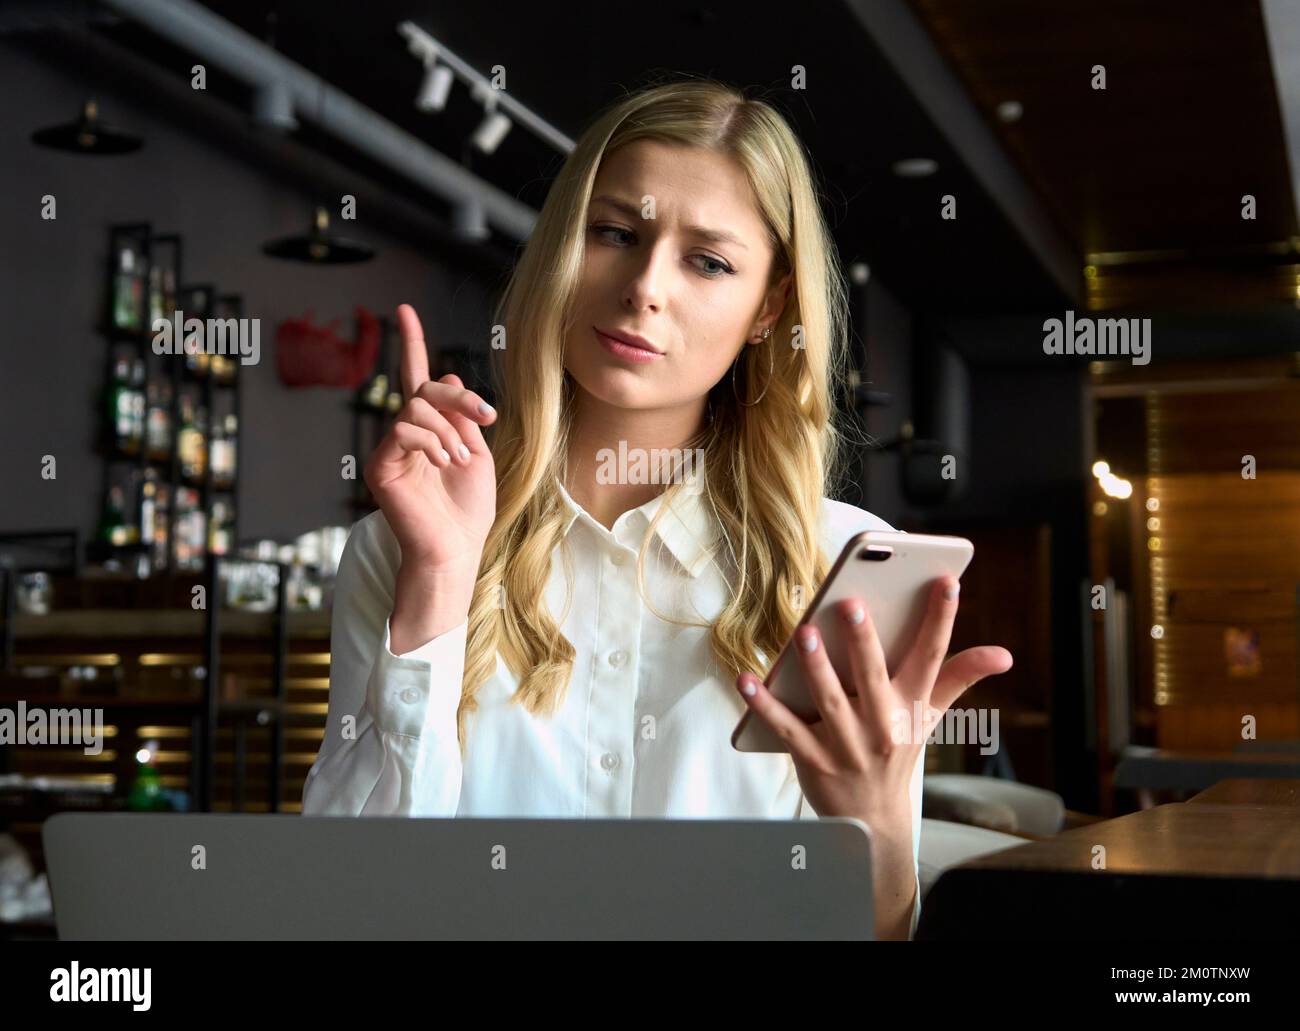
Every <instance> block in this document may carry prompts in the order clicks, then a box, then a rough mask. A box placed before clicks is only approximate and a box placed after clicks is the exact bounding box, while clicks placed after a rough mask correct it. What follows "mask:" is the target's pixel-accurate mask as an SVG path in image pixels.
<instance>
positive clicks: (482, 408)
mask: <svg viewBox="0 0 1300 1031" xmlns="http://www.w3.org/2000/svg"><path fill="white" fill-rule="evenodd" d="M478 410H479V414H480V415H495V414H496V409H494V408H493V407H492V406H491V405H490V404H488V403H487V402H486V401H480V402H479V403H478Z"/></svg>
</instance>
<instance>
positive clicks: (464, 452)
mask: <svg viewBox="0 0 1300 1031" xmlns="http://www.w3.org/2000/svg"><path fill="white" fill-rule="evenodd" d="M456 454H458V455H460V460H461V461H462V462H468V461H469V448H467V447H466V446H465V445H464V444H457V445H456Z"/></svg>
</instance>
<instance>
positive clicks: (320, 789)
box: [302, 477, 925, 930]
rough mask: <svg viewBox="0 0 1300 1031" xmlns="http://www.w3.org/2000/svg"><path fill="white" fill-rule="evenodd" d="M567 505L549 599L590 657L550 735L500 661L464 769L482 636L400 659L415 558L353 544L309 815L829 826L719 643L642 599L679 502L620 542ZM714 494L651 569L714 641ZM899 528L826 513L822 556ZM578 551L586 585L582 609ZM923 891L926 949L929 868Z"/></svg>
mask: <svg viewBox="0 0 1300 1031" xmlns="http://www.w3.org/2000/svg"><path fill="white" fill-rule="evenodd" d="M559 489H560V492H561V496H562V498H563V500H564V503H565V505H566V507H567V508H568V511H569V517H568V521H567V523H566V526H565V535H564V538H563V540H562V542H561V544H560V545H559V546H557V548H556V549H555V552H554V554H553V555H552V561H551V574H550V578H549V581H548V583H547V586H546V588H545V600H546V603H547V605H548V606H549V608H550V611H551V613H552V615H553V616H554V617H555V619H556V622H557V624H558V625H559V626H560V628H561V630H562V632H563V633H564V635H565V637H567V638H568V640H569V641H571V642H572V644H573V647H574V650H575V652H576V655H575V658H574V663H573V673H572V676H571V678H570V681H569V684H568V689H567V691H566V693H565V695H564V698H563V701H562V703H561V705H560V706H559V708H558V709H557V711H556V713H555V714H554V715H553V716H551V717H549V718H548V717H544V716H534V715H532V714H531V713H529V711H528V710H527V709H526V708H524V707H523V706H522V705H517V704H511V703H510V698H511V695H512V694H513V692H514V691H515V689H516V687H517V686H518V682H517V680H516V678H515V677H514V675H513V674H512V673H511V672H510V670H509V668H508V667H507V666H506V664H505V661H504V659H503V658H501V657H500V656H499V655H498V657H497V666H496V671H495V673H494V674H493V675H492V676H491V677H489V678H488V680H487V681H485V682H484V683H483V684H482V685H481V686H480V688H479V690H478V694H477V702H478V709H477V711H476V712H474V713H471V714H470V715H469V716H468V718H467V720H466V749H465V756H464V759H463V761H462V758H461V754H460V750H459V746H458V744H457V739H456V709H457V706H458V704H459V702H460V694H461V679H462V675H463V672H464V663H465V640H466V632H467V629H468V621H467V620H466V621H462V622H461V623H460V625H459V626H457V627H454V628H452V629H450V630H448V631H446V632H445V633H443V634H441V635H439V636H438V637H435V638H433V639H432V640H431V641H428V642H427V643H425V644H424V645H422V646H420V647H419V648H416V649H415V650H414V651H411V652H407V653H406V654H404V655H394V654H393V653H392V651H390V649H389V645H390V641H391V638H390V627H389V617H390V616H391V613H392V608H393V591H394V583H395V580H396V575H397V570H398V567H399V565H400V563H401V549H400V547H399V545H398V543H397V540H396V538H395V537H394V536H393V533H392V530H391V529H390V528H389V526H388V523H387V521H386V519H385V517H384V515H383V513H382V512H381V511H376V512H372V513H370V514H369V515H367V516H366V517H365V518H363V519H361V520H360V521H359V522H358V523H357V524H356V525H355V526H354V527H353V528H352V532H351V534H350V535H349V537H348V540H347V544H346V546H345V548H344V551H343V555H342V557H341V560H340V563H339V568H338V574H337V579H336V581H335V591H334V609H333V615H332V623H331V634H330V693H329V716H328V718H327V724H326V730H325V737H324V740H323V742H322V744H321V749H320V752H319V754H318V756H317V758H316V761H315V763H314V764H313V765H312V767H311V770H310V771H309V773H308V775H307V780H306V784H305V786H304V789H303V799H302V811H303V813H304V814H306V815H318V814H337V815H354V816H357V815H359V816H371V815H386V816H391V815H408V816H443V817H448V816H474V817H555V818H579V817H596V818H614V817H638V818H653V817H663V818H669V819H691V818H709V819H760V818H761V819H779V820H790V819H814V820H815V819H817V814H816V813H815V812H814V811H813V809H812V807H811V805H809V804H808V802H807V800H806V799H805V798H804V796H803V792H802V791H801V789H800V785H799V781H798V777H797V776H796V774H795V768H794V763H793V761H792V759H791V758H790V756H789V755H788V754H785V753H757V752H739V751H736V750H735V749H734V748H733V747H732V745H731V732H732V730H733V729H734V728H735V726H736V723H737V722H738V721H739V719H740V717H741V714H742V713H743V712H744V711H745V708H746V705H745V702H744V700H743V699H742V698H741V697H740V695H739V693H738V692H737V690H736V688H735V686H734V685H733V683H732V682H731V679H730V678H729V677H725V676H723V675H721V674H720V672H719V670H718V668H717V665H716V662H715V660H714V658H713V656H712V652H711V649H710V648H709V640H708V631H707V630H706V629H704V628H702V627H701V628H696V627H678V626H676V625H675V624H673V623H670V622H668V621H667V620H664V619H661V618H659V617H658V616H656V615H655V614H654V613H653V612H652V611H651V610H650V608H649V607H648V606H647V605H646V604H645V602H644V601H643V600H642V599H641V597H640V595H639V594H638V592H637V583H636V561H637V553H638V549H639V548H640V546H641V544H642V542H643V540H644V539H645V536H646V532H647V529H648V527H649V524H650V520H651V519H652V518H653V516H654V514H655V512H656V510H657V509H658V507H659V505H660V504H661V503H662V502H663V500H664V496H663V495H660V496H657V497H655V498H654V499H652V500H651V501H649V502H647V503H646V504H644V505H642V506H641V507H640V508H636V509H633V510H632V511H629V512H624V513H623V514H622V515H620V516H619V517H618V519H617V520H616V521H615V523H614V526H613V528H612V529H607V528H605V527H604V526H602V525H601V524H600V523H599V522H597V521H596V520H595V519H594V518H592V517H591V515H589V514H588V513H587V512H586V511H585V510H584V509H583V508H582V507H581V506H580V505H579V504H578V503H577V502H575V501H574V500H573V498H572V497H570V495H569V493H568V492H567V491H566V490H565V489H564V487H563V485H559ZM702 489H703V486H702V478H700V477H690V478H688V479H687V481H686V482H685V483H684V484H683V485H682V489H681V490H680V491H679V492H678V493H677V496H676V497H675V499H674V501H673V503H672V504H671V505H670V509H669V511H668V512H667V513H666V514H665V516H664V518H663V519H662V520H661V521H660V524H659V526H658V527H657V528H656V534H657V536H658V537H659V538H660V540H661V542H662V544H663V546H664V547H663V548H662V549H661V548H658V547H655V546H654V545H653V544H652V545H651V546H650V548H649V549H648V551H647V554H646V589H647V592H648V593H649V595H650V597H651V599H652V600H653V602H654V604H655V607H656V608H657V609H658V610H659V611H661V612H666V613H671V614H673V615H675V616H677V618H679V619H686V620H689V621H691V622H706V621H707V622H710V623H711V622H712V621H713V620H714V619H716V618H717V616H718V614H719V613H720V612H721V611H722V608H723V606H724V605H725V603H726V601H727V596H728V585H727V582H726V579H725V577H724V575H723V573H722V568H721V567H720V566H719V564H718V562H717V561H715V552H714V549H715V548H716V547H717V546H718V545H719V540H718V534H717V532H716V530H715V529H714V528H715V527H716V520H715V519H714V518H713V516H712V513H711V511H710V510H709V505H708V501H707V499H706V498H705V497H704V496H703V494H702ZM890 529H892V527H891V526H890V525H889V524H888V523H886V522H885V521H884V520H882V519H880V518H878V517H877V516H874V515H872V514H871V513H869V512H866V511H864V510H862V509H860V508H856V507H854V506H853V505H849V504H845V503H843V502H839V501H833V500H831V499H829V498H823V499H822V513H821V545H822V547H823V549H825V552H826V555H827V556H828V558H829V559H830V560H831V561H834V559H835V558H836V556H838V555H839V553H840V550H841V549H842V548H843V546H844V544H845V543H846V542H847V541H848V539H849V538H850V537H852V536H853V535H854V534H856V533H859V532H860V531H862V530H890ZM722 546H723V547H725V544H723V545H722ZM565 552H567V553H568V558H569V559H570V560H571V562H572V569H573V585H572V598H571V600H570V601H569V604H568V605H567V607H566V604H565V602H566V588H567V578H566V572H565V560H566V555H565ZM766 658H767V656H764V659H766ZM345 719H347V721H348V723H347V727H346V728H345V725H344V721H345ZM345 729H346V730H347V733H345V732H344V731H345ZM924 760H925V752H924V747H923V748H922V752H921V755H920V756H919V758H918V760H917V765H916V769H915V771H914V773H913V776H912V780H911V788H910V798H911V802H912V846H913V859H914V862H916V861H917V860H918V859H919V849H920V833H921V777H922V773H923V769H924ZM917 885H918V890H917V904H916V907H915V909H914V913H913V923H912V926H913V930H915V926H916V917H917V916H918V915H919V912H920V890H919V886H920V880H919V865H918V879H917Z"/></svg>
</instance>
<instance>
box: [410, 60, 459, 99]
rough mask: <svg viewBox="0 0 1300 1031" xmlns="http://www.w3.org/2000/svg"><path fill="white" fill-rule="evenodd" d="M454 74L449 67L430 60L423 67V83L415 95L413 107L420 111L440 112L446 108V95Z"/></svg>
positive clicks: (449, 90)
mask: <svg viewBox="0 0 1300 1031" xmlns="http://www.w3.org/2000/svg"><path fill="white" fill-rule="evenodd" d="M455 78H456V73H455V72H453V71H452V70H451V67H450V65H445V64H438V62H437V61H436V60H434V59H430V60H429V63H428V64H426V65H425V72H424V81H423V82H422V83H420V92H419V93H418V94H416V97H415V106H416V108H417V109H418V110H420V111H441V110H442V109H443V108H444V107H446V106H447V94H449V93H450V92H451V84H452V82H454V81H455Z"/></svg>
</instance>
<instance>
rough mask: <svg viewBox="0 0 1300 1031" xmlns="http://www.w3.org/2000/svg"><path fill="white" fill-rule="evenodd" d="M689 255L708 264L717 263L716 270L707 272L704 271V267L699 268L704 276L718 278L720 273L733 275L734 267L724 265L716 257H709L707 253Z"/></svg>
mask: <svg viewBox="0 0 1300 1031" xmlns="http://www.w3.org/2000/svg"><path fill="white" fill-rule="evenodd" d="M691 256H692V257H694V258H700V259H701V260H702V261H706V262H708V263H709V264H710V265H717V266H718V271H717V272H708V271H706V270H704V269H701V270H700V271H701V272H704V274H705V275H706V276H708V277H709V278H710V279H717V278H718V277H719V276H721V275H735V270H734V269H732V268H730V267H729V266H727V265H724V264H723V263H722V262H720V261H719V260H718V259H717V258H710V257H709V256H708V255H707V254H693V255H691Z"/></svg>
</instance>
